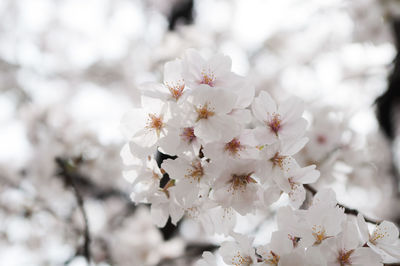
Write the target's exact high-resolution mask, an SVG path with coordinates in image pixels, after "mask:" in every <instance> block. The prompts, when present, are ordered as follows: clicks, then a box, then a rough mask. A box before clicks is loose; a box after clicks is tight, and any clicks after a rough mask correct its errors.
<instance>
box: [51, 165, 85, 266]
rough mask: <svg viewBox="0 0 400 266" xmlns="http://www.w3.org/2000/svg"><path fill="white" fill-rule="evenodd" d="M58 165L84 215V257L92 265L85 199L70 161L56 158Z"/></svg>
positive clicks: (60, 173)
mask: <svg viewBox="0 0 400 266" xmlns="http://www.w3.org/2000/svg"><path fill="white" fill-rule="evenodd" d="M55 160H56V163H57V165H58V167H59V168H60V171H59V173H58V175H59V176H62V177H63V178H64V181H65V184H67V185H69V186H70V187H71V188H72V190H73V191H74V194H75V197H76V200H77V203H78V207H79V210H80V212H81V214H82V217H83V220H84V227H85V228H84V244H83V256H84V257H85V258H86V261H87V264H88V265H90V260H91V255H90V239H91V238H90V232H89V221H88V218H87V214H86V211H85V208H84V206H83V205H84V203H83V197H82V195H81V193H80V191H79V189H78V186H77V185H76V181H75V178H74V175H73V174H72V173H71V172H72V171H73V169H74V168H73V167H72V165H71V164H70V163H69V162H68V160H65V159H62V158H56V159H55Z"/></svg>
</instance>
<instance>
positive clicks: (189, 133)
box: [180, 127, 196, 144]
mask: <svg viewBox="0 0 400 266" xmlns="http://www.w3.org/2000/svg"><path fill="white" fill-rule="evenodd" d="M180 136H181V137H182V138H183V139H184V140H185V141H186V142H188V143H189V144H191V143H192V142H193V141H194V140H195V139H196V136H195V135H194V129H193V128H192V127H185V128H184V129H183V132H182V134H181V135H180Z"/></svg>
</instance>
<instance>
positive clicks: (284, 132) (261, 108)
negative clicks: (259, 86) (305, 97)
mask: <svg viewBox="0 0 400 266" xmlns="http://www.w3.org/2000/svg"><path fill="white" fill-rule="evenodd" d="M252 111H253V114H254V117H255V118H256V119H257V120H258V121H259V122H261V123H262V124H263V125H262V126H261V127H258V128H257V133H256V136H257V137H258V139H259V140H260V141H263V142H264V143H263V144H271V143H274V142H275V141H277V140H287V139H293V138H300V137H302V136H303V135H304V133H305V130H306V126H307V122H306V120H305V119H304V118H303V117H302V114H303V112H304V106H303V103H302V101H300V100H299V99H297V98H290V99H288V100H286V101H285V102H283V103H282V104H280V105H278V106H277V105H276V103H275V101H274V100H273V99H272V97H271V96H270V95H269V93H268V92H266V91H261V92H260V94H259V95H258V97H256V98H255V99H254V103H253V105H252Z"/></svg>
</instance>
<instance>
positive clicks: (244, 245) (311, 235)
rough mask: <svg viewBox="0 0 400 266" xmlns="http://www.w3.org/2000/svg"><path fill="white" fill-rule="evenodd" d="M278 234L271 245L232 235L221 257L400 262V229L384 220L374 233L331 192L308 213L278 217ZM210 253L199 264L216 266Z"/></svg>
mask: <svg viewBox="0 0 400 266" xmlns="http://www.w3.org/2000/svg"><path fill="white" fill-rule="evenodd" d="M277 224H278V230H277V231H275V232H273V233H272V236H271V240H270V242H269V243H268V244H265V245H261V246H258V247H253V245H252V243H253V239H254V238H252V237H248V236H245V235H241V234H237V233H234V232H232V236H233V238H234V241H225V242H223V243H222V244H221V248H220V249H219V252H218V254H219V255H218V256H221V257H222V259H223V261H224V262H225V263H226V264H228V265H280V266H290V265H307V266H310V265H315V266H317V265H318V266H321V265H338V266H343V265H364V266H373V265H383V264H382V261H383V260H390V259H400V246H399V245H398V237H399V230H398V229H397V227H396V226H395V225H394V224H393V223H391V222H388V221H383V222H382V223H380V224H379V225H377V226H376V227H375V229H374V230H373V231H372V232H370V231H369V229H368V226H367V223H366V222H365V220H364V217H363V216H362V215H361V214H358V216H357V217H356V216H354V215H346V214H345V213H344V209H343V208H342V207H340V206H338V204H337V202H336V195H335V193H334V192H333V190H331V189H324V190H321V191H320V192H318V193H317V194H316V195H315V197H314V199H313V202H312V204H311V206H310V207H309V208H308V209H307V210H293V209H292V208H290V207H288V206H286V207H282V208H280V209H279V210H278V213H277ZM216 261H217V256H216V255H214V254H211V253H210V252H205V253H204V254H203V258H202V259H201V260H199V261H198V262H197V263H196V266H212V265H217V264H216Z"/></svg>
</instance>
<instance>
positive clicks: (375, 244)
mask: <svg viewBox="0 0 400 266" xmlns="http://www.w3.org/2000/svg"><path fill="white" fill-rule="evenodd" d="M357 223H358V228H359V232H360V236H361V239H362V241H363V243H365V244H367V245H368V246H369V247H371V248H372V249H374V250H376V251H377V252H378V253H379V254H382V255H383V256H385V258H390V257H393V258H395V259H397V260H400V243H399V229H398V228H397V227H396V226H395V225H394V224H393V223H392V222H389V221H383V222H381V223H380V224H379V225H376V227H375V229H374V231H373V232H372V233H369V230H368V226H367V223H366V222H365V220H364V217H363V216H362V215H361V214H358V216H357Z"/></svg>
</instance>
